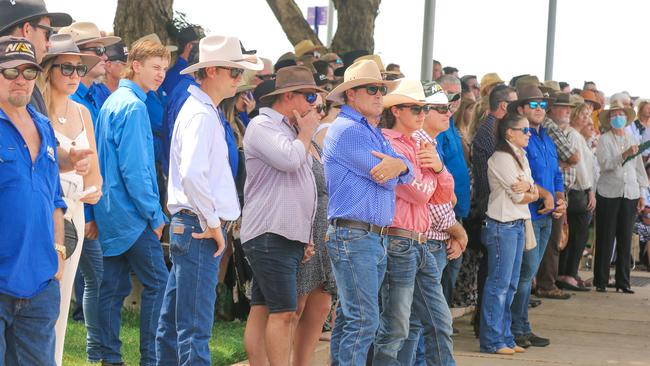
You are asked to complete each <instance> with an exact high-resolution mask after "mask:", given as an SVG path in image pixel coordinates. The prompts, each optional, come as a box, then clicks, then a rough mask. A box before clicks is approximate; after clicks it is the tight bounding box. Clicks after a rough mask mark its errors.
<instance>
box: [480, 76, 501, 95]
mask: <svg viewBox="0 0 650 366" xmlns="http://www.w3.org/2000/svg"><path fill="white" fill-rule="evenodd" d="M504 82H505V81H503V80H501V78H500V77H499V75H498V74H497V73H496V72H489V73H487V74H485V75H483V77H482V78H481V83H480V84H481V89H480V93H481V96H486V95H487V91H488V89H489V88H490V87H491V86H493V85H495V84H501V83H504Z"/></svg>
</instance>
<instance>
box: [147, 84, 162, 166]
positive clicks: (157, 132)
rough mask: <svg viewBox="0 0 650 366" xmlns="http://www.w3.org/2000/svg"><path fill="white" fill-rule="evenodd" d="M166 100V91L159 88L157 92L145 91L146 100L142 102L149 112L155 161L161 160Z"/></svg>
mask: <svg viewBox="0 0 650 366" xmlns="http://www.w3.org/2000/svg"><path fill="white" fill-rule="evenodd" d="M166 101H167V93H165V92H164V91H162V90H160V89H159V90H158V92H155V91H153V90H150V91H149V92H148V93H147V100H145V102H144V104H145V105H146V106H147V113H148V114H149V122H150V124H151V132H152V133H153V152H154V157H155V160H156V162H157V163H160V162H162V160H163V158H162V152H163V145H162V143H163V142H162V137H163V115H164V114H165V103H166Z"/></svg>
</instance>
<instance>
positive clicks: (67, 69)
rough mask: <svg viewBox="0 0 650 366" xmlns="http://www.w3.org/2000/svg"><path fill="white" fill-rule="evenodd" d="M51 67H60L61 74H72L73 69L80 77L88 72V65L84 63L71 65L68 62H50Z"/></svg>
mask: <svg viewBox="0 0 650 366" xmlns="http://www.w3.org/2000/svg"><path fill="white" fill-rule="evenodd" d="M52 67H58V68H60V69H61V75H63V76H72V74H74V72H75V71H77V75H79V77H80V78H82V77H84V76H86V74H87V73H88V66H86V65H73V64H69V63H65V64H52Z"/></svg>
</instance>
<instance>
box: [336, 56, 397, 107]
mask: <svg viewBox="0 0 650 366" xmlns="http://www.w3.org/2000/svg"><path fill="white" fill-rule="evenodd" d="M399 83H400V81H399V80H384V79H382V77H381V71H380V70H379V66H377V63H376V62H375V61H371V60H359V61H357V62H355V63H353V64H352V65H350V67H348V68H347V69H346V70H345V74H343V82H342V83H341V84H339V85H338V86H337V87H336V88H334V90H332V91H331V92H330V93H329V94H328V95H327V100H329V101H332V102H338V103H343V93H344V92H345V91H346V90H350V89H353V88H356V87H359V86H363V85H368V84H382V85H385V86H386V87H387V88H388V92H389V93H390V92H392V91H393V90H395V89H397V86H398V85H399Z"/></svg>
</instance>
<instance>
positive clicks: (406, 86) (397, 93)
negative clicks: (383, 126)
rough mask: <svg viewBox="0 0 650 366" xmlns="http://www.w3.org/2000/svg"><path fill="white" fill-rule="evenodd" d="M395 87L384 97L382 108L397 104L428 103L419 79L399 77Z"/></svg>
mask: <svg viewBox="0 0 650 366" xmlns="http://www.w3.org/2000/svg"><path fill="white" fill-rule="evenodd" d="M399 80H400V83H399V85H398V86H397V89H395V90H393V91H392V92H391V93H390V94H388V95H386V96H385V97H384V108H389V107H392V106H394V105H398V104H416V105H425V104H428V103H427V101H426V96H425V95H424V88H423V87H422V83H421V82H420V80H411V79H399Z"/></svg>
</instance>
